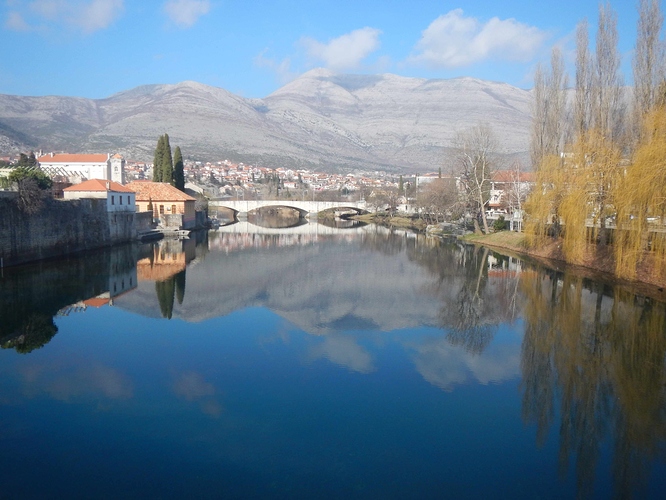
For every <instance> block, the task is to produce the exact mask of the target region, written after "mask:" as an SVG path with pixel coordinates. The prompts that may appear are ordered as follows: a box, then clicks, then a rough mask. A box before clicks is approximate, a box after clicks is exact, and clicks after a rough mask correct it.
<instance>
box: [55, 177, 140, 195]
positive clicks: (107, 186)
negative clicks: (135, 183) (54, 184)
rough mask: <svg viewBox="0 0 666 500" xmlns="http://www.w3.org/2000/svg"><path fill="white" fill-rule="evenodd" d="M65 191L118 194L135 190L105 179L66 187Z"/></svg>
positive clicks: (91, 180)
mask: <svg viewBox="0 0 666 500" xmlns="http://www.w3.org/2000/svg"><path fill="white" fill-rule="evenodd" d="M63 191H113V192H116V193H133V192H134V190H133V189H129V188H128V187H126V186H123V185H122V184H118V183H117V182H114V181H106V180H104V179H90V180H88V181H84V182H82V183H80V184H75V185H73V186H69V187H66V188H65V189H63Z"/></svg>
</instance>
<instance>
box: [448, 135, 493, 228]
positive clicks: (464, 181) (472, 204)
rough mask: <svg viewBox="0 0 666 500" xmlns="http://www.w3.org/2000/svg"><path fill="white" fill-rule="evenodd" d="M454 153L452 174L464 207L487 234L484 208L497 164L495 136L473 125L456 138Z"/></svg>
mask: <svg viewBox="0 0 666 500" xmlns="http://www.w3.org/2000/svg"><path fill="white" fill-rule="evenodd" d="M454 149H455V153H454V154H455V158H454V168H455V171H456V172H455V173H456V174H457V175H458V176H459V177H460V182H461V185H462V188H463V189H464V192H465V198H466V202H467V207H468V209H474V210H476V212H477V214H478V215H480V217H481V220H482V222H483V230H484V232H485V233H488V231H489V230H488V220H487V218H486V211H485V206H486V203H487V202H488V200H489V198H490V182H491V176H492V171H493V168H495V167H496V163H497V141H496V140H495V136H494V135H493V132H492V130H491V129H490V127H489V126H488V125H486V124H481V125H477V126H475V127H472V128H470V129H467V130H464V131H462V132H458V133H457V134H456V136H455V138H454ZM478 215H477V218H475V221H476V220H477V219H478Z"/></svg>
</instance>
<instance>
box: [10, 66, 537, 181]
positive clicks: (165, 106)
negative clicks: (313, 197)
mask: <svg viewBox="0 0 666 500" xmlns="http://www.w3.org/2000/svg"><path fill="white" fill-rule="evenodd" d="M530 99H531V93H530V92H529V91H526V90H522V89H518V88H516V87H512V86H510V85H507V84H503V83H496V82H488V81H482V80H477V79H474V78H456V79H451V80H425V79H420V78H406V77H401V76H396V75H392V74H383V75H338V74H334V73H331V72H329V71H326V70H322V69H316V70H312V71H309V72H307V73H305V74H303V75H301V76H300V77H299V78H297V79H296V80H293V81H292V82H290V83H288V84H287V85H285V86H284V87H282V88H280V89H278V90H277V91H275V92H274V93H272V94H271V95H269V96H267V97H265V98H264V99H246V98H243V97H240V96H237V95H234V94H232V93H230V92H227V91H226V90H224V89H221V88H217V87H211V86H207V85H203V84H200V83H196V82H182V83H179V84H175V85H144V86H141V87H137V88H134V89H131V90H128V91H125V92H120V93H118V94H115V95H113V96H111V97H108V98H106V99H95V100H93V99H84V98H75V97H57V96H47V97H22V96H11V95H0V151H2V152H5V153H10V152H16V151H17V150H19V149H23V150H25V149H35V148H38V149H42V150H45V151H50V150H63V151H69V152H100V151H101V152H107V151H108V152H119V153H121V154H123V155H124V156H125V157H127V158H131V159H144V160H150V159H152V155H153V150H154V148H155V144H156V141H157V138H158V137H159V136H160V135H161V134H163V133H164V132H167V133H169V136H170V139H171V140H170V142H171V144H172V145H174V146H175V145H179V146H181V149H183V152H184V154H185V156H186V157H192V158H196V159H201V160H219V159H224V158H229V159H236V160H240V161H245V162H248V163H249V162H252V163H259V164H265V165H270V166H274V167H276V166H307V167H310V168H316V169H319V170H340V169H342V170H346V169H365V170H389V171H397V170H399V171H410V170H411V171H421V172H426V171H434V170H437V167H439V166H441V165H442V164H443V163H444V161H445V158H446V154H447V149H448V148H450V147H451V144H452V139H453V137H454V135H455V133H456V132H457V131H461V130H464V129H466V128H469V127H472V126H475V125H478V124H479V123H487V124H488V125H489V126H490V127H491V128H492V129H493V130H494V132H495V134H496V136H497V139H498V142H499V144H500V151H501V152H502V153H503V154H505V155H507V156H518V157H521V158H526V157H527V151H528V140H529V139H528V138H529V124H530V119H531V117H530V105H529V103H530Z"/></svg>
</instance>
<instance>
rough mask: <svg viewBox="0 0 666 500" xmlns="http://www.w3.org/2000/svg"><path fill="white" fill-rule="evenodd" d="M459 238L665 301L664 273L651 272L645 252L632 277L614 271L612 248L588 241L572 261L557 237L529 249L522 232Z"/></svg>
mask: <svg viewBox="0 0 666 500" xmlns="http://www.w3.org/2000/svg"><path fill="white" fill-rule="evenodd" d="M459 238H460V239H461V240H463V241H467V242H470V243H474V244H478V245H483V246H487V247H489V248H496V249H498V250H504V251H508V252H511V253H515V254H517V255H518V256H527V257H529V258H531V259H533V260H535V261H537V262H539V263H542V264H545V265H547V266H548V267H551V268H554V269H556V270H558V271H564V270H566V269H575V270H576V271H577V272H579V273H581V274H583V275H584V276H587V277H590V278H597V279H598V278H601V279H602V280H604V281H611V282H612V283H617V284H621V285H623V286H628V287H630V288H632V289H633V290H635V291H637V292H639V293H640V294H641V295H646V296H650V297H653V298H657V299H659V300H662V301H664V300H666V276H664V275H663V273H661V274H658V273H656V272H655V271H654V266H653V265H652V263H651V259H650V257H649V256H648V255H647V252H646V258H644V259H642V263H641V265H640V266H639V267H638V270H637V273H636V276H635V279H627V278H623V277H621V276H619V275H618V274H617V273H616V272H615V260H614V256H613V251H612V249H609V248H608V247H606V248H604V249H600V248H598V247H597V246H596V245H592V244H589V245H588V248H586V249H585V252H584V253H583V256H582V258H581V259H579V260H576V261H573V260H572V259H570V258H566V257H565V254H564V251H563V248H562V240H561V239H555V238H550V239H549V240H548V241H546V242H545V244H544V245H541V246H539V247H538V248H533V247H530V246H529V244H528V240H527V238H528V236H527V235H526V234H525V233H516V232H512V231H499V232H496V233H490V234H467V235H465V236H461V237H459Z"/></svg>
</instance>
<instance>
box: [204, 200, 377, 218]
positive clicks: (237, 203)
mask: <svg viewBox="0 0 666 500" xmlns="http://www.w3.org/2000/svg"><path fill="white" fill-rule="evenodd" d="M208 207H209V209H210V208H213V209H220V208H228V209H231V210H233V211H234V214H235V215H236V217H237V218H238V219H241V220H242V219H244V218H246V217H247V214H248V212H251V211H253V210H257V209H258V208H265V207H287V208H293V209H294V210H298V211H299V212H300V213H301V215H302V216H304V217H308V218H312V219H316V218H317V214H318V213H319V212H323V211H324V210H330V209H339V210H340V211H342V210H354V211H356V212H358V213H363V212H367V209H366V203H365V201H296V200H211V201H210V202H208Z"/></svg>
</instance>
